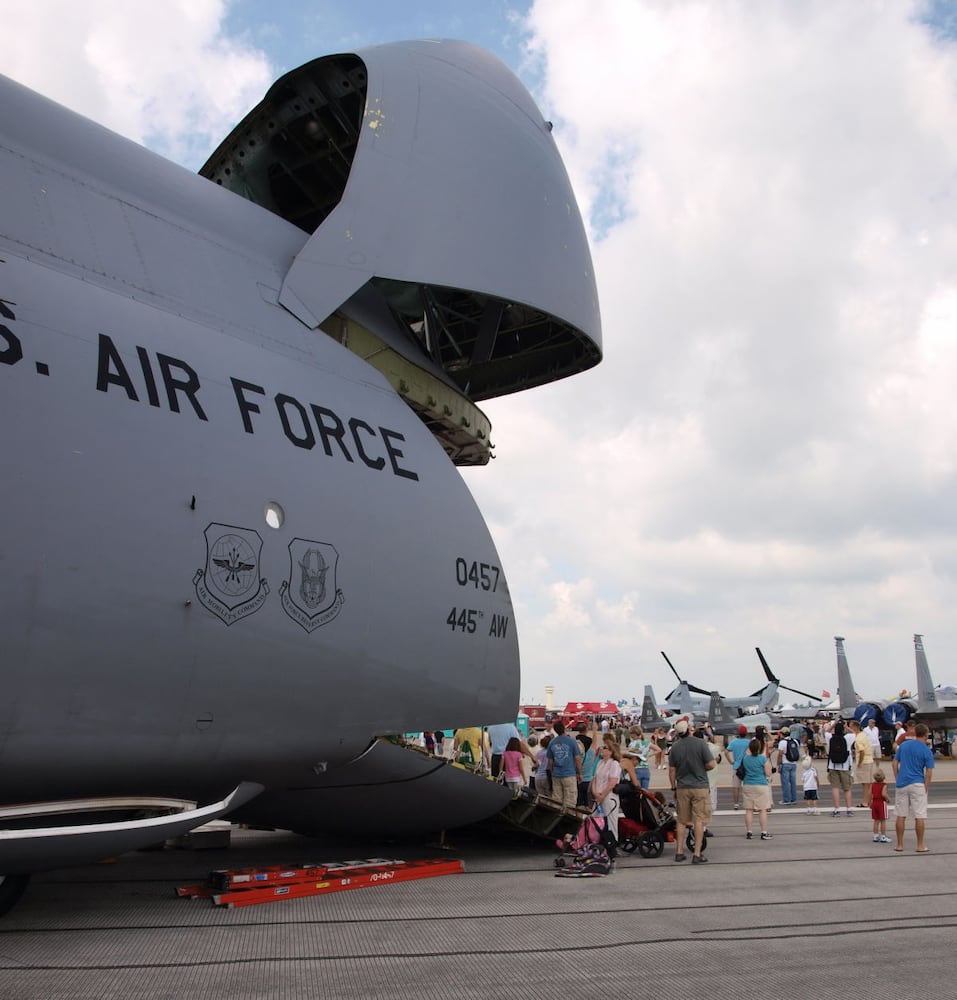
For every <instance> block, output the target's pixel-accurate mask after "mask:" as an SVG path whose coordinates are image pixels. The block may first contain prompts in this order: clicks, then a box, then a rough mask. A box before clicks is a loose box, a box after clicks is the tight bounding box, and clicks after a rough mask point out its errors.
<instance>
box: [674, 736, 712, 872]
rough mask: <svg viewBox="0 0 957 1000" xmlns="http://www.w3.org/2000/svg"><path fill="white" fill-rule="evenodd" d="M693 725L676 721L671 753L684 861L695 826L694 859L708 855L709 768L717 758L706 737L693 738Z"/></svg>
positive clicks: (678, 854)
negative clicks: (686, 842) (687, 838)
mask: <svg viewBox="0 0 957 1000" xmlns="http://www.w3.org/2000/svg"><path fill="white" fill-rule="evenodd" d="M690 733H691V727H690V725H689V724H688V720H687V719H679V720H678V722H677V724H676V725H675V741H674V743H672V745H671V753H670V754H669V755H668V777H669V778H670V779H671V789H672V791H673V792H674V793H675V799H676V801H677V804H678V821H677V826H676V828H675V861H684V860H685V857H686V856H685V854H684V853H683V848H684V839H685V828H686V827H688V826H692V827H694V855H693V856H692V858H691V863H692V864H695V865H700V864H704V862H706V861H707V860H708V859H707V858H706V857H704V855H703V854H702V853H701V850H702V848H703V846H704V829H705V826H706V825H707V822H708V820H709V819H711V792H710V788H709V784H708V771H710V770H712V769H713V768H714V766H715V763H714V758H713V757H712V756H711V751H710V750H709V749H708V745H707V743H705V741H704V740H695V739H689V738H688V737H689V735H690Z"/></svg>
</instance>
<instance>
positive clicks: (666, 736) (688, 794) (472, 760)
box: [424, 719, 934, 864]
mask: <svg viewBox="0 0 957 1000" xmlns="http://www.w3.org/2000/svg"><path fill="white" fill-rule="evenodd" d="M689 737H690V739H689ZM424 745H425V747H426V749H427V750H429V752H430V753H435V754H437V755H441V756H446V755H447V756H450V757H451V759H452V760H454V761H456V762H457V763H460V764H462V765H464V766H467V767H471V768H474V769H475V770H479V771H482V772H483V773H488V774H490V775H491V776H492V777H493V778H496V779H498V780H502V781H504V783H505V784H506V785H508V787H509V788H511V789H512V793H513V795H516V796H517V795H521V794H523V793H524V794H537V795H540V796H544V797H546V798H548V799H550V800H551V801H553V802H556V803H558V804H559V805H560V806H562V807H563V808H572V807H576V806H577V807H582V808H585V809H594V810H595V811H596V812H598V813H600V814H602V815H604V816H605V818H606V820H607V824H608V827H609V829H611V831H612V833H613V834H614V835H615V836H616V837H617V833H618V819H619V817H620V815H621V795H622V794H623V792H624V791H627V790H628V789H627V788H624V787H623V783H624V785H630V786H631V787H632V788H640V789H643V790H645V791H647V790H648V789H649V788H650V786H651V780H652V771H654V770H656V769H659V770H660V769H667V770H668V772H669V773H668V777H669V779H670V781H669V783H670V786H671V790H672V793H673V799H674V807H675V810H676V816H677V836H676V845H677V846H676V853H675V860H676V861H683V860H685V854H684V848H683V845H684V831H685V829H686V828H688V827H690V828H691V829H692V830H693V831H694V833H695V837H694V843H695V844H696V851H695V852H693V854H692V863H695V864H700V863H704V862H705V861H706V860H707V859H706V858H705V857H704V856H703V855H702V854H701V851H700V845H701V844H702V842H703V839H704V838H703V835H702V834H703V830H704V828H705V826H706V824H707V821H708V819H710V817H711V814H712V813H713V812H714V810H715V809H716V808H717V788H718V783H719V781H720V773H719V771H718V769H717V765H718V764H720V763H722V761H726V762H727V763H728V764H729V765H730V769H731V798H732V808H733V809H735V810H739V809H740V810H743V816H744V830H745V837H746V838H747V839H748V840H752V839H753V838H754V834H755V830H754V825H755V817H756V818H757V827H758V830H757V832H758V834H759V837H760V839H761V840H771V839H772V836H773V835H772V833H771V832H770V829H769V815H770V814H771V812H772V811H773V808H774V806H775V805H780V806H782V807H789V806H794V805H797V804H798V801H799V799H798V788H799V785H800V788H801V790H802V792H803V804H804V807H805V811H806V812H807V814H808V815H819V814H820V813H821V812H822V799H821V790H820V789H819V780H820V778H819V771H818V767H817V765H816V764H815V758H821V759H823V761H824V764H825V768H824V769H825V774H826V776H827V783H828V785H829V786H830V789H831V806H832V808H831V815H832V816H833V817H840V816H842V815H843V816H851V815H853V813H854V810H855V809H868V810H869V811H870V814H871V818H872V822H873V834H872V837H873V840H874V842H875V843H890V842H891V838H890V837H889V836H888V835H887V819H888V810H889V807H890V805H891V804H893V806H894V811H895V826H894V832H895V835H896V836H895V840H896V843H895V847H894V850H895V851H903V850H904V834H905V829H906V822H907V820H908V819H913V822H914V832H915V835H916V840H917V844H916V850H917V851H918V852H919V853H925V852H926V851H927V850H928V848H927V845H926V843H925V831H926V820H927V790H928V786H929V785H930V782H931V779H932V776H933V767H934V756H933V753H932V751H931V749H930V747H929V746H928V729H927V727H926V726H925V725H923V724H921V723H917V724H915V723H914V722H909V723H907V724H906V725H905V724H900V725H899V726H898V728H897V732H896V734H895V740H894V745H893V747H891V750H892V751H893V759H892V762H891V768H892V777H893V780H894V798H893V800H892V799H891V796H890V794H889V789H888V785H887V773H886V771H885V770H884V768H883V767H882V765H881V761H882V758H883V757H884V751H883V749H882V746H881V742H880V733H879V730H878V729H877V726H876V725H875V724H874V721H873V720H871V721H870V722H869V723H868V725H867V726H863V727H862V726H861V724H860V723H859V722H857V721H856V720H851V721H850V722H848V723H847V724H845V722H844V721H843V720H841V719H836V720H831V721H828V722H819V723H814V724H813V725H812V726H810V727H805V726H803V725H800V724H796V725H794V726H792V727H788V726H785V727H783V728H782V729H780V730H779V731H777V732H776V733H770V732H768V731H767V729H766V728H765V727H764V726H760V725H759V726H757V727H756V728H755V730H754V732H753V733H750V732H749V731H748V729H747V727H746V726H745V725H744V724H741V725H739V726H738V731H737V733H736V734H735V735H734V736H733V737H732V738H726V739H725V740H724V741H722V740H720V738H717V737H716V736H715V734H714V733H713V732H712V731H711V729H710V727H709V726H707V725H698V726H693V725H692V724H691V723H690V722H689V721H688V720H687V719H679V720H678V721H677V723H676V724H675V726H674V727H673V728H672V729H671V730H669V731H667V732H666V731H665V730H664V729H661V728H659V729H655V730H654V731H653V732H652V733H650V734H646V733H645V732H643V730H642V729H641V727H640V726H638V725H632V726H631V727H630V728H627V729H623V728H620V727H619V728H615V729H612V728H611V727H610V726H609V725H608V724H607V721H606V722H605V725H601V723H600V722H599V721H593V722H592V724H591V725H590V726H589V725H586V724H579V725H578V726H577V727H576V731H574V732H567V731H566V728H565V725H564V723H563V722H562V721H561V720H555V721H554V722H553V723H552V724H551V725H550V726H549V728H548V729H547V730H546V731H545V732H544V733H533V734H530V735H529V736H528V737H527V738H526V737H524V736H523V735H522V734H521V733H520V732H519V731H518V729H517V728H516V726H515V725H514V724H512V723H503V724H500V725H494V726H488V727H486V728H484V729H483V728H481V727H478V726H475V727H466V728H461V729H457V730H455V732H454V734H449V733H445V732H441V731H433V732H429V733H425V734H424ZM775 775H778V785H779V789H780V792H779V793H780V798H779V799H778V800H777V801H776V802H775V801H774V800H773V789H774V786H775V781H774V778H775ZM855 788H857V790H858V795H857V797H858V799H859V801H858V802H857V803H855V802H854V797H855V794H854V793H855ZM823 811H825V812H826V811H827V810H826V809H824V810H823Z"/></svg>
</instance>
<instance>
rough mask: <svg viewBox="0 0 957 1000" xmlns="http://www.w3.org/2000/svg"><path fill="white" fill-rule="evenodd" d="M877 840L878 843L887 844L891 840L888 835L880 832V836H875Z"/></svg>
mask: <svg viewBox="0 0 957 1000" xmlns="http://www.w3.org/2000/svg"><path fill="white" fill-rule="evenodd" d="M877 842H878V843H879V844H889V843H890V842H891V838H890V837H885V836H884V834H883V833H882V834H881V835H880V836H879V837H878V838H877Z"/></svg>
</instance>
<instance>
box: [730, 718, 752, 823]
mask: <svg viewBox="0 0 957 1000" xmlns="http://www.w3.org/2000/svg"><path fill="white" fill-rule="evenodd" d="M750 742H751V741H750V740H749V739H748V727H747V726H738V735H737V736H735V738H734V739H733V740H732V741H731V742H730V743H729V744H728V745H727V746H726V747H725V750H727V751H728V754H729V755H730V757H731V799H732V801H733V803H734V808H735V809H738V808H740V805H741V779H740V778H739V777H738V774H737V772H738V767H739V766H740V764H741V761H743V760H744V755H745V754H746V753H747V752H748V744H749V743H750Z"/></svg>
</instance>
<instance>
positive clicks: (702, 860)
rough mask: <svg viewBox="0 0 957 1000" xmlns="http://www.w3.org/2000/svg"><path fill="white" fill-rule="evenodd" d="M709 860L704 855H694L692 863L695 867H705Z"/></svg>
mask: <svg viewBox="0 0 957 1000" xmlns="http://www.w3.org/2000/svg"><path fill="white" fill-rule="evenodd" d="M707 862H708V859H707V858H706V857H705V856H704V855H703V854H692V855H691V863H692V864H693V865H704V864H707Z"/></svg>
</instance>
